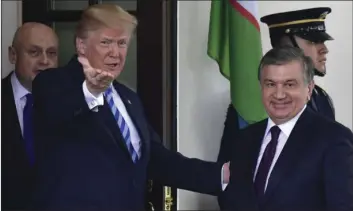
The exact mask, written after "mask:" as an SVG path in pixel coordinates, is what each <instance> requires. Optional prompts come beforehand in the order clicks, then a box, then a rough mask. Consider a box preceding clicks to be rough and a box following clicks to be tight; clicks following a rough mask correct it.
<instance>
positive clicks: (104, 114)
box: [98, 98, 131, 160]
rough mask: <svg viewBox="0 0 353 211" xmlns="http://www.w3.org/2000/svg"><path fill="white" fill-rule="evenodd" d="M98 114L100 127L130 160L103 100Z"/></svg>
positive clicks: (112, 117)
mask: <svg viewBox="0 0 353 211" xmlns="http://www.w3.org/2000/svg"><path fill="white" fill-rule="evenodd" d="M98 114H99V116H98V119H99V120H100V121H99V122H100V123H101V126H102V127H103V128H104V130H105V131H106V132H107V134H108V135H109V136H110V137H111V138H112V140H113V141H114V142H116V144H118V146H119V147H120V148H121V149H122V150H123V152H124V153H125V154H126V156H127V157H128V158H129V159H130V160H131V156H130V153H129V151H128V149H127V146H126V144H125V141H124V139H123V136H122V135H121V132H120V128H119V126H118V124H117V122H116V120H115V118H114V116H113V115H112V112H111V110H110V107H109V105H108V103H107V101H106V100H105V98H104V105H103V106H101V107H100V108H99V111H98Z"/></svg>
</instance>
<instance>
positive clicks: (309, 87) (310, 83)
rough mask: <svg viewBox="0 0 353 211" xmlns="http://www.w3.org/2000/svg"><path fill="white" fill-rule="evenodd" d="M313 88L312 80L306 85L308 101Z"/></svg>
mask: <svg viewBox="0 0 353 211" xmlns="http://www.w3.org/2000/svg"><path fill="white" fill-rule="evenodd" d="M314 87H315V82H314V80H312V81H311V82H309V84H308V92H309V93H308V101H309V100H310V99H311V95H312V94H313V90H314Z"/></svg>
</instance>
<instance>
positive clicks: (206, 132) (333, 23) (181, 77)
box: [177, 1, 353, 210]
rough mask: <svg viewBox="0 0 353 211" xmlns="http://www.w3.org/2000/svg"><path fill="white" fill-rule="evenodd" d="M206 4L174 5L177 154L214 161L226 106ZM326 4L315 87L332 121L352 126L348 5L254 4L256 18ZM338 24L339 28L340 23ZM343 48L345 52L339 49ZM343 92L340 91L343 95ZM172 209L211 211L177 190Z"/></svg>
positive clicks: (207, 201) (206, 199)
mask: <svg viewBox="0 0 353 211" xmlns="http://www.w3.org/2000/svg"><path fill="white" fill-rule="evenodd" d="M210 5H211V2H210V1H179V2H178V6H179V8H178V11H179V14H178V39H179V40H178V60H179V61H178V81H179V82H178V83H179V86H178V150H179V151H180V152H182V153H183V154H185V155H186V156H191V157H198V158H201V159H205V160H212V161H214V160H216V157H217V154H218V150H219V145H220V139H221V135H222V130H223V122H224V120H225V112H226V109H227V107H228V104H229V102H230V97H229V83H228V81H227V80H225V79H224V78H223V77H222V76H221V74H220V73H219V70H218V67H217V65H216V63H215V62H214V61H213V60H211V59H210V58H209V57H208V56H207V54H206V49H207V36H208V24H209V12H210ZM318 6H329V7H331V8H332V10H333V12H332V13H331V14H329V15H328V16H327V22H326V23H327V24H326V26H327V29H328V32H329V33H330V34H331V35H332V36H333V37H334V38H335V40H334V41H330V42H328V43H327V46H328V48H329V50H330V53H329V55H328V62H327V66H328V75H327V76H326V77H325V78H323V79H321V80H318V84H320V85H322V86H324V87H325V90H326V91H328V92H329V94H330V95H331V97H332V98H333V101H334V103H335V107H336V114H337V120H338V121H339V122H341V123H343V124H344V125H346V126H347V127H349V128H351V129H353V126H352V95H353V93H352V9H351V8H352V2H351V1H345V2H333V1H322V2H317V1H316V2H306V1H300V2H299V1H298V2H295V1H286V2H284V1H283V2H281V1H276V2H265V1H261V2H259V13H260V14H259V15H260V17H261V16H264V15H267V14H270V13H275V12H283V11H288V10H295V9H304V8H310V7H318ZM343 24H344V25H343ZM260 26H261V33H262V42H263V50H264V52H266V51H267V50H269V49H270V42H269V35H268V28H267V26H266V25H265V24H262V23H260ZM344 47H345V48H344ZM343 90H344V91H343ZM177 207H178V209H180V210H198V209H199V210H201V209H205V210H215V209H218V205H217V200H216V198H215V197H212V196H206V195H202V194H197V193H192V192H188V191H183V190H178V204H177Z"/></svg>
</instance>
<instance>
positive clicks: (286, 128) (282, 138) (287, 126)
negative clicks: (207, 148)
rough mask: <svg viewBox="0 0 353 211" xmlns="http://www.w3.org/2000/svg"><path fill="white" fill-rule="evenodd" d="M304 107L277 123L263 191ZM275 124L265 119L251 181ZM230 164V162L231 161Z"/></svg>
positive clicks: (224, 186) (223, 186)
mask: <svg viewBox="0 0 353 211" xmlns="http://www.w3.org/2000/svg"><path fill="white" fill-rule="evenodd" d="M305 108H306V105H305V106H304V108H303V109H302V110H301V111H300V112H299V113H298V114H297V115H296V116H295V117H294V118H292V119H291V120H289V121H288V122H285V123H283V124H281V125H277V126H278V127H279V128H280V129H281V132H280V134H279V137H278V144H277V147H276V153H275V156H274V158H273V161H272V164H271V167H270V169H269V172H268V175H267V179H266V184H265V191H266V188H267V184H268V179H269V178H270V175H271V172H272V170H273V167H274V166H275V164H276V162H277V160H278V157H279V155H280V154H281V152H282V150H283V147H284V146H285V145H286V143H287V140H288V137H289V135H290V133H291V132H292V130H293V128H294V126H295V124H296V123H297V121H298V119H299V117H300V115H301V114H302V113H303V111H304V110H305ZM275 125H276V124H275V123H274V122H273V121H272V119H271V118H268V121H267V128H266V130H265V135H264V138H263V140H262V144H261V149H260V154H259V156H258V158H257V165H256V169H255V173H254V175H253V181H255V178H256V173H257V170H258V168H259V165H260V162H261V159H262V156H263V154H264V151H265V149H266V147H267V145H268V144H269V143H270V141H271V132H270V129H271V128H272V126H275ZM231 165H232V163H231ZM235 173H236V172H235ZM227 186H228V184H223V185H222V189H223V190H225V189H226V187H227Z"/></svg>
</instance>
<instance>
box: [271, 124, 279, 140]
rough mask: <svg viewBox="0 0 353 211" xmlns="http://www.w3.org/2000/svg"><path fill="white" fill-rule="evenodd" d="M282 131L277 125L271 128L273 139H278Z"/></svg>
mask: <svg viewBox="0 0 353 211" xmlns="http://www.w3.org/2000/svg"><path fill="white" fill-rule="evenodd" d="M280 133H281V129H280V128H279V127H278V126H277V125H275V126H273V127H272V128H271V139H272V140H278V137H279V134H280Z"/></svg>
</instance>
